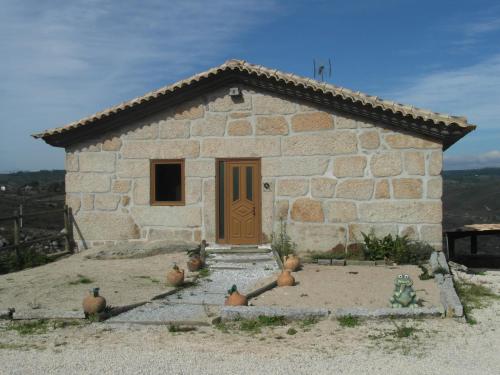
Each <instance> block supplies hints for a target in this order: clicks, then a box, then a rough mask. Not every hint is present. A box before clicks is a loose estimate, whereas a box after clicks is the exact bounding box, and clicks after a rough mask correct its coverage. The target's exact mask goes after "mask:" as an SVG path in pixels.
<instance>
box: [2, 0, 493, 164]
mask: <svg viewBox="0 0 500 375" xmlns="http://www.w3.org/2000/svg"><path fill="white" fill-rule="evenodd" d="M499 42H500V4H499V3H498V2H497V1H481V0H475V1H457V0H455V1H437V0H434V1H424V0H418V1H417V0H415V1H413V0H408V1H405V0H401V1H392V0H386V1H375V0H366V1H349V2H346V1H277V0H275V1H258V0H248V1H237V0H211V1H194V0H193V1H189V0H184V1H160V0H158V1H127V0H121V1H101V0H85V1H83V0H81V1H79V0H74V1H67V0H64V1H60V0H50V1H49V0H23V1H18V0H3V1H2V12H0V57H1V58H0V82H1V83H0V113H1V114H2V117H1V120H0V171H11V170H19V169H22V170H38V169H52V168H63V151H62V150H61V149H57V148H53V147H50V146H48V145H46V144H45V143H44V142H42V141H40V140H38V141H36V140H34V139H32V138H31V137H30V134H31V133H34V132H38V131H40V130H43V129H46V128H50V127H55V126H60V125H64V124H65V123H68V122H71V121H74V120H77V119H79V118H81V117H84V116H86V115H88V114H91V113H94V112H96V111H98V110H101V109H104V108H106V107H108V106H111V105H114V104H117V103H118V102H121V101H124V100H128V99H131V98H133V97H135V96H138V95H142V94H144V93H145V92H147V91H150V90H152V89H155V88H158V87H161V86H164V85H166V84H169V83H172V82H175V81H177V80H179V79H182V78H185V77H187V76H189V75H191V74H195V73H197V72H199V71H201V70H204V69H207V68H209V67H212V66H216V65H219V64H221V63H223V62H224V61H225V60H227V59H230V58H240V59H245V60H248V61H250V62H252V63H257V64H262V65H265V66H268V67H271V68H276V69H280V70H283V71H286V72H292V73H296V74H299V75H304V76H311V75H312V59H313V58H316V59H324V58H331V59H332V61H333V77H332V78H331V80H330V82H332V83H335V84H337V85H340V86H344V87H348V88H350V89H354V90H359V91H363V92H366V93H369V94H372V95H377V96H380V97H382V98H384V99H390V100H396V101H399V102H403V103H406V104H412V105H416V106H421V107H424V108H428V109H431V110H434V111H439V112H447V113H451V114H454V115H465V116H467V117H468V118H469V121H470V122H472V123H474V124H477V125H478V130H476V131H475V132H474V133H472V134H470V135H468V136H467V137H465V138H464V139H463V140H461V141H460V142H459V143H457V144H456V145H454V146H453V147H451V148H450V149H449V150H448V151H447V152H446V154H445V167H446V168H472V167H482V166H500V43H499Z"/></svg>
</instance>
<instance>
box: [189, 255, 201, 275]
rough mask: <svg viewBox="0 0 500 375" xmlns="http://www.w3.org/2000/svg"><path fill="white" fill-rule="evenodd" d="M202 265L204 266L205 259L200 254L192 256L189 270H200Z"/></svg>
mask: <svg viewBox="0 0 500 375" xmlns="http://www.w3.org/2000/svg"><path fill="white" fill-rule="evenodd" d="M201 267H203V261H202V260H201V258H200V256H199V255H197V256H193V257H191V258H190V259H189V261H188V262H187V268H188V270H189V272H195V271H198V270H199V269H200V268H201Z"/></svg>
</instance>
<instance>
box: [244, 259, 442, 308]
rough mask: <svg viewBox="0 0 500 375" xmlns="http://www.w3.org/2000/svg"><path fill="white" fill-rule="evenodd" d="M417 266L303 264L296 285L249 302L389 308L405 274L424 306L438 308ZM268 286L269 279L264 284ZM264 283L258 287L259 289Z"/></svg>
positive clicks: (434, 294) (436, 295)
mask: <svg viewBox="0 0 500 375" xmlns="http://www.w3.org/2000/svg"><path fill="white" fill-rule="evenodd" d="M421 273H422V271H421V270H420V268H418V267H417V266H394V267H392V266H391V267H389V266H345V267H340V266H339V267H336V266H318V265H312V264H306V265H304V266H303V269H302V270H300V271H298V272H293V273H292V275H293V276H294V277H295V281H296V283H297V285H295V286H293V287H281V288H274V289H272V290H270V291H268V292H266V293H264V294H261V295H260V296H258V297H256V298H254V299H252V300H251V303H252V304H253V305H255V306H286V307H326V308H328V309H330V310H333V309H337V308H341V307H366V308H380V307H388V306H389V299H390V297H391V296H392V292H393V290H394V279H395V278H396V277H397V276H398V275H399V274H408V275H409V276H410V277H411V278H412V280H413V287H414V289H415V291H416V293H417V299H420V300H421V302H422V304H423V306H427V307H428V306H435V307H438V306H440V303H439V289H438V287H437V285H436V283H435V281H434V280H432V279H431V280H425V281H422V280H420V279H419V278H418V275H420V274H421ZM266 281H267V282H270V281H272V279H269V280H266ZM264 284H265V282H262V283H259V285H260V286H262V285H264Z"/></svg>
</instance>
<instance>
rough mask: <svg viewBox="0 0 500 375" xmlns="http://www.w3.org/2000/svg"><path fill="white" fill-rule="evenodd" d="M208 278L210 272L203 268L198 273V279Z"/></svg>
mask: <svg viewBox="0 0 500 375" xmlns="http://www.w3.org/2000/svg"><path fill="white" fill-rule="evenodd" d="M207 276H210V270H209V269H208V268H202V269H201V270H199V271H198V277H200V278H202V277H207Z"/></svg>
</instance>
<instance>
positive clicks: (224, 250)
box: [206, 247, 269, 254]
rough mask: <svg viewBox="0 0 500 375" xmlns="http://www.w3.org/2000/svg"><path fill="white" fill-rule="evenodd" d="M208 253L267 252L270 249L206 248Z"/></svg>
mask: <svg viewBox="0 0 500 375" xmlns="http://www.w3.org/2000/svg"><path fill="white" fill-rule="evenodd" d="M206 252H207V253H208V254H267V253H269V249H259V248H257V247H254V248H243V249H239V248H236V249H232V248H208V249H206Z"/></svg>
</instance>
